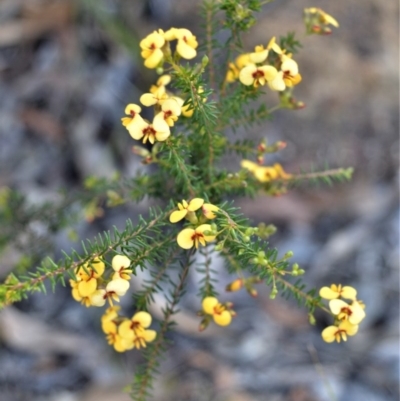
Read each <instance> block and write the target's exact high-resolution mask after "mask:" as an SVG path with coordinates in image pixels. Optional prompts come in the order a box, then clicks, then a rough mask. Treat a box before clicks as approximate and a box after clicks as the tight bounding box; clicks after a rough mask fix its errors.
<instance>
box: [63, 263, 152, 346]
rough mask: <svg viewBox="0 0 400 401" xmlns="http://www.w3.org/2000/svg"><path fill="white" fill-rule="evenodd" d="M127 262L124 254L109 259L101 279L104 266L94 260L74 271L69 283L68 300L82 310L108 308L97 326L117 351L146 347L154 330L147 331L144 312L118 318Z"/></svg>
mask: <svg viewBox="0 0 400 401" xmlns="http://www.w3.org/2000/svg"><path fill="white" fill-rule="evenodd" d="M130 264H131V261H130V259H129V258H128V257H127V256H125V255H115V256H114V257H113V258H112V260H111V268H112V269H110V271H109V274H108V277H107V278H105V277H104V276H105V273H106V265H105V263H104V262H103V261H102V260H101V259H99V258H95V259H94V260H93V261H92V262H91V263H86V264H84V265H82V266H80V267H79V268H77V269H76V270H75V276H76V278H75V279H74V280H70V284H71V287H72V297H73V298H74V299H75V300H76V301H78V302H81V303H82V304H83V305H85V306H86V307H89V306H98V307H101V306H104V305H105V303H106V301H108V302H109V304H110V307H109V308H108V309H107V310H106V311H105V313H104V315H103V316H102V317H101V326H102V329H103V332H104V333H105V334H106V338H107V342H108V343H109V344H110V345H112V346H113V347H114V349H115V350H116V351H118V352H124V351H128V350H130V349H132V348H143V347H146V343H148V342H151V341H153V340H154V339H155V338H156V332H155V331H154V330H147V328H148V327H149V326H150V324H151V320H152V319H151V316H150V314H148V313H147V312H142V311H141V312H137V313H136V314H135V315H133V317H132V318H131V319H127V318H123V317H120V316H118V312H119V310H120V307H119V306H115V305H114V304H113V302H119V300H120V297H122V296H123V295H125V294H126V292H127V290H128V288H129V280H130V277H131V273H132V270H131V269H130Z"/></svg>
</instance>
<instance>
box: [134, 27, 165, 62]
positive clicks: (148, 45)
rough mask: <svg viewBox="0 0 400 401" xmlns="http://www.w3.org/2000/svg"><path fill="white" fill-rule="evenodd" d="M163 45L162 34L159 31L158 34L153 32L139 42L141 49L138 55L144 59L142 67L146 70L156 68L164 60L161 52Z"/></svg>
mask: <svg viewBox="0 0 400 401" xmlns="http://www.w3.org/2000/svg"><path fill="white" fill-rule="evenodd" d="M164 43H165V39H164V32H163V31H162V30H161V29H160V30H159V32H157V31H154V32H153V33H151V34H150V35H148V36H146V37H145V38H144V39H143V40H142V41H141V42H140V47H141V49H142V51H141V53H140V54H141V56H142V57H143V58H144V59H145V61H144V65H145V66H146V67H147V68H156V67H158V66H159V65H160V63H161V61H162V60H163V58H164V53H163V51H162V47H163V46H164Z"/></svg>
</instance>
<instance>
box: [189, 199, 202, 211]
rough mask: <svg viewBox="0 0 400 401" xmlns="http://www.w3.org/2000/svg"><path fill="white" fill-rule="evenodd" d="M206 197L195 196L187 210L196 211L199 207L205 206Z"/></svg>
mask: <svg viewBox="0 0 400 401" xmlns="http://www.w3.org/2000/svg"><path fill="white" fill-rule="evenodd" d="M203 203H204V199H201V198H194V199H192V200H191V201H190V202H189V205H188V208H187V210H189V211H190V212H194V211H196V210H198V209H200V208H201V207H202V206H203Z"/></svg>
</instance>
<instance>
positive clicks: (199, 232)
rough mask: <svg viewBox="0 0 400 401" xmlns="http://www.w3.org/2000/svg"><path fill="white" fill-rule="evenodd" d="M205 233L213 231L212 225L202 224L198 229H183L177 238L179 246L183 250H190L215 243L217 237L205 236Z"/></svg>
mask: <svg viewBox="0 0 400 401" xmlns="http://www.w3.org/2000/svg"><path fill="white" fill-rule="evenodd" d="M205 231H211V225H210V224H201V225H200V226H198V227H197V228H196V229H193V228H185V229H183V230H182V231H181V232H180V233H179V234H178V237H177V242H178V245H179V246H180V247H181V248H183V249H190V248H192V247H193V246H195V247H196V249H197V248H198V247H199V243H200V244H201V245H203V246H205V245H206V243H207V242H210V241H214V240H215V237H216V236H215V235H205V234H204V232H205Z"/></svg>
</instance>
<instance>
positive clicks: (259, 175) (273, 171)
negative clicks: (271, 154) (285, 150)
mask: <svg viewBox="0 0 400 401" xmlns="http://www.w3.org/2000/svg"><path fill="white" fill-rule="evenodd" d="M240 165H241V166H242V167H243V168H245V169H246V170H248V171H249V172H250V173H252V174H253V176H254V178H255V179H256V180H257V181H259V182H262V183H264V182H269V181H274V180H288V179H290V178H291V177H292V175H291V174H288V173H286V171H285V170H284V169H283V167H282V166H281V165H280V164H279V163H275V164H274V165H273V166H260V165H259V164H257V163H254V162H252V161H250V160H242V161H241V163H240Z"/></svg>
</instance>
